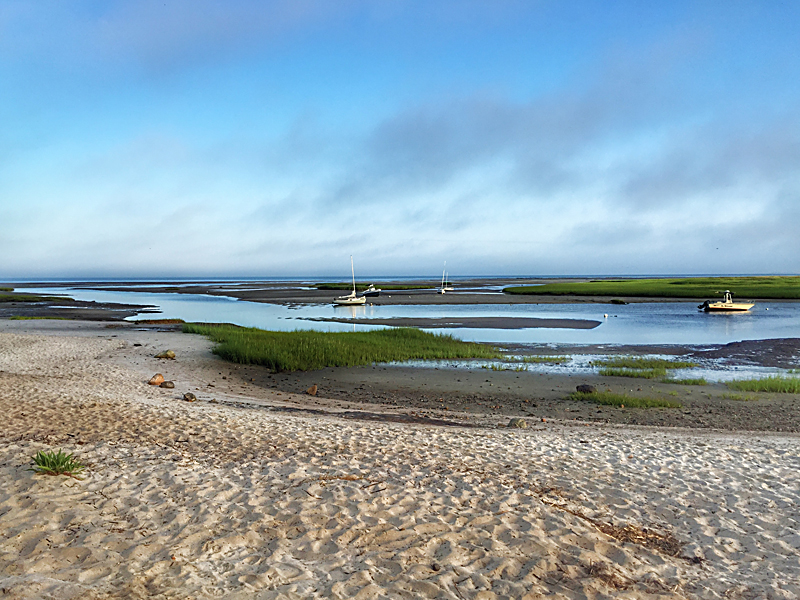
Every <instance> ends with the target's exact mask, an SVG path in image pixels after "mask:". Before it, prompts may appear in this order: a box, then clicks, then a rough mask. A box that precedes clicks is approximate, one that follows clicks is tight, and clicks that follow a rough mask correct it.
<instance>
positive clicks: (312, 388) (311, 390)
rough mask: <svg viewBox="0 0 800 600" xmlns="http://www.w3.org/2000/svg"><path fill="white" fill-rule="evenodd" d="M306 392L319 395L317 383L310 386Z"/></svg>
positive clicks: (310, 394)
mask: <svg viewBox="0 0 800 600" xmlns="http://www.w3.org/2000/svg"><path fill="white" fill-rule="evenodd" d="M306 393H307V394H308V395H309V396H316V395H317V384H316V383H315V384H314V385H312V386H311V387H310V388H308V389H307V390H306Z"/></svg>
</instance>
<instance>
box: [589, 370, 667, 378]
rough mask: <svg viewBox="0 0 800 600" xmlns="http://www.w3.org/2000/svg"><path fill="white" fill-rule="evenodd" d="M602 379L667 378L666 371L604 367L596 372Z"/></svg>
mask: <svg viewBox="0 0 800 600" xmlns="http://www.w3.org/2000/svg"><path fill="white" fill-rule="evenodd" d="M597 372H598V373H599V374H600V375H602V376H604V377H640V378H642V379H662V378H664V377H666V376H667V370H666V369H660V368H655V369H627V368H624V367H604V368H602V369H598V371H597Z"/></svg>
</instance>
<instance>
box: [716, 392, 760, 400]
mask: <svg viewBox="0 0 800 600" xmlns="http://www.w3.org/2000/svg"><path fill="white" fill-rule="evenodd" d="M722 397H723V398H725V400H736V401H737V402H753V401H754V400H758V396H745V395H744V394H722Z"/></svg>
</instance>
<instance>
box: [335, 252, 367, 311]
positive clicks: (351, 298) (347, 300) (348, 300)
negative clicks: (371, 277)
mask: <svg viewBox="0 0 800 600" xmlns="http://www.w3.org/2000/svg"><path fill="white" fill-rule="evenodd" d="M350 272H351V273H352V274H353V291H352V292H350V293H349V294H347V295H346V296H339V297H337V298H334V299H333V303H334V304H339V305H341V306H353V305H358V304H366V303H367V299H366V298H365V297H364V296H359V295H357V294H356V272H355V269H353V257H352V256H351V257H350Z"/></svg>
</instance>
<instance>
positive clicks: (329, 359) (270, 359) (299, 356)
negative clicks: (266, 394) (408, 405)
mask: <svg viewBox="0 0 800 600" xmlns="http://www.w3.org/2000/svg"><path fill="white" fill-rule="evenodd" d="M183 331H184V332H185V333H198V334H201V335H205V336H207V337H208V338H209V339H211V340H212V341H213V342H215V343H216V344H217V346H216V347H215V348H214V353H215V354H217V355H218V356H220V357H221V358H223V359H225V360H228V361H231V362H235V363H240V364H256V365H263V366H265V367H269V368H270V369H273V370H275V371H312V370H315V369H322V368H324V367H354V366H358V365H370V364H373V363H379V362H392V361H404V360H412V359H420V360H437V359H458V358H484V359H499V358H502V356H501V355H500V353H499V351H498V350H497V349H496V348H494V347H492V346H488V345H484V344H476V343H473V342H462V341H461V340H458V339H456V338H454V337H452V336H450V335H438V334H432V333H427V332H424V331H420V330H419V329H412V328H396V329H395V328H392V329H380V330H375V331H363V332H362V331H358V332H336V333H325V332H319V331H265V330H263V329H256V328H252V327H251V328H245V327H237V326H235V325H224V324H223V325H213V324H204V323H186V324H185V325H184V326H183Z"/></svg>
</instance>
